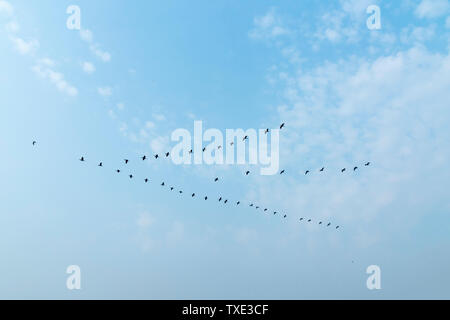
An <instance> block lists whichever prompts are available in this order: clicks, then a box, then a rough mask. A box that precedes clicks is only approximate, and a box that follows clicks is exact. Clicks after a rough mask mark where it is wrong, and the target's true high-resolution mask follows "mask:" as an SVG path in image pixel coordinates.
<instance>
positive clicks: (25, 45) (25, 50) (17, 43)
mask: <svg viewBox="0 0 450 320" xmlns="http://www.w3.org/2000/svg"><path fill="white" fill-rule="evenodd" d="M10 39H11V41H12V42H13V44H14V48H15V50H16V51H17V52H18V53H20V54H21V55H31V54H33V53H34V52H35V51H36V50H37V49H38V48H39V41H38V40H36V39H32V40H29V41H26V40H24V39H22V38H19V37H15V36H12V37H10Z"/></svg>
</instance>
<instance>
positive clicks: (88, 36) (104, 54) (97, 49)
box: [80, 29, 111, 62]
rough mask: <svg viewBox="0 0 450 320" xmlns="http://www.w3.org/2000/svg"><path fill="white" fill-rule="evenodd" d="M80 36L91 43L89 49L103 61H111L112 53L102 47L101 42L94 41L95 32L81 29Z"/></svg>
mask: <svg viewBox="0 0 450 320" xmlns="http://www.w3.org/2000/svg"><path fill="white" fill-rule="evenodd" d="M80 37H81V39H82V40H83V41H85V42H87V43H89V50H90V51H91V52H92V53H93V54H94V55H95V56H96V57H98V58H99V59H100V60H101V61H103V62H110V61H111V54H110V53H109V52H108V51H104V50H102V49H101V46H100V44H98V43H95V42H94V34H93V33H92V31H91V30H89V29H81V30H80Z"/></svg>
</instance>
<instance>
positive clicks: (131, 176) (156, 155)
mask: <svg viewBox="0 0 450 320" xmlns="http://www.w3.org/2000/svg"><path fill="white" fill-rule="evenodd" d="M284 127H285V124H284V123H283V124H281V125H280V129H283V128H284ZM265 133H266V134H267V133H269V129H266V130H265ZM247 139H248V136H245V137H244V138H243V140H244V141H245V140H247ZM32 144H33V146H35V145H36V144H37V142H36V141H33V143H32ZM230 144H231V145H233V144H234V143H233V142H231V143H230ZM218 148H219V149H221V148H222V146H218ZM205 151H206V148H203V152H205ZM192 152H193V151H192V150H190V151H189V153H192ZM164 155H165V157H166V158H168V157H169V156H170V153H169V152H166V153H165V154H164ZM153 157H154V158H155V159H159V158H160V156H159V154H155V155H154V156H153ZM140 159H141V160H142V161H146V160H148V157H147V156H146V155H143V156H142V157H141V158H140ZM79 161H81V162H86V158H85V157H84V156H83V157H81V158H80V159H79ZM123 161H124V164H125V165H128V164H129V163H130V160H129V159H124V160H123ZM370 165H371V163H370V162H366V163H365V164H364V166H365V167H368V166H370ZM97 166H98V167H104V165H103V162H100V163H98V165H97ZM358 169H359V167H358V166H354V167H353V171H356V170H358ZM346 170H347V168H342V169H341V173H344V172H345V171H346ZM115 171H116V173H121V172H122V171H121V170H120V169H116V170H115ZM318 171H319V172H324V171H325V167H322V168H321V169H320V170H318ZM285 173H286V171H285V170H281V171H280V175H283V174H285ZM310 173H311V171H310V170H306V171H305V175H308V174H310ZM249 174H250V171H249V170H247V171H246V172H245V175H246V176H248V175H249ZM128 177H129V178H130V179H133V178H135V177H134V176H133V174H129V175H128ZM143 181H144V183H149V182H150V179H149V178H144V179H143ZM218 181H219V178H218V177H216V178H214V182H218ZM161 186H162V187H165V186H166V183H165V182H164V181H163V182H162V183H161ZM170 191H175V187H173V186H170ZM178 193H179V194H183V190H178ZM196 196H197V194H196V193H195V192H194V193H192V194H191V197H192V198H194V197H196ZM203 199H204V200H205V201H207V200H208V199H209V198H208V196H205V197H204V198H203ZM218 202H223V203H224V204H227V203H228V202H229V200H228V199H225V198H224V197H222V196H220V197H219V198H218ZM239 205H241V201H236V206H239ZM249 207H252V208H255V209H256V210H259V209H261V210H262V211H263V212H265V213H268V212H269V211H270V212H272V213H273V215H277V214H279V212H278V211H271V210H269V209H268V208H263V207H260V206H258V205H256V204H254V203H250V204H249ZM281 216H282V217H283V218H284V219H286V218H287V215H286V214H281ZM299 221H300V222H307V223H311V222H312V219H311V218H303V217H302V218H300V220H299ZM318 224H319V225H323V226H326V227H330V226H331V225H332V223H331V222H328V223H325V222H323V221H318ZM339 228H340V226H339V225H336V226H335V229H339Z"/></svg>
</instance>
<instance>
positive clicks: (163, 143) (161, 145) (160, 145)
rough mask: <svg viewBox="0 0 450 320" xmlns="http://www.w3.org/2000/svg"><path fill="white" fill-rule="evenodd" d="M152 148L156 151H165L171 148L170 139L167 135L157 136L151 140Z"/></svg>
mask: <svg viewBox="0 0 450 320" xmlns="http://www.w3.org/2000/svg"><path fill="white" fill-rule="evenodd" d="M150 148H151V149H152V151H153V152H155V153H164V152H167V151H168V150H169V139H168V138H167V137H163V136H160V137H156V138H154V139H152V140H151V141H150Z"/></svg>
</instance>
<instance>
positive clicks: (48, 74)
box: [32, 58, 78, 97]
mask: <svg viewBox="0 0 450 320" xmlns="http://www.w3.org/2000/svg"><path fill="white" fill-rule="evenodd" d="M54 65H55V63H54V61H53V60H51V59H48V58H45V59H41V60H39V61H38V63H37V64H36V65H35V66H33V67H32V70H33V72H34V73H36V74H37V75H38V76H40V77H41V78H43V79H48V80H49V81H50V82H51V83H53V84H54V85H55V86H56V88H57V89H58V90H59V91H61V92H63V93H65V94H67V95H69V96H71V97H74V96H76V95H77V94H78V89H77V88H75V87H74V86H72V85H71V84H69V83H68V82H67V81H66V80H65V79H64V75H63V74H62V73H59V72H56V71H54V70H53V69H52V67H53V66H54Z"/></svg>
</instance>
